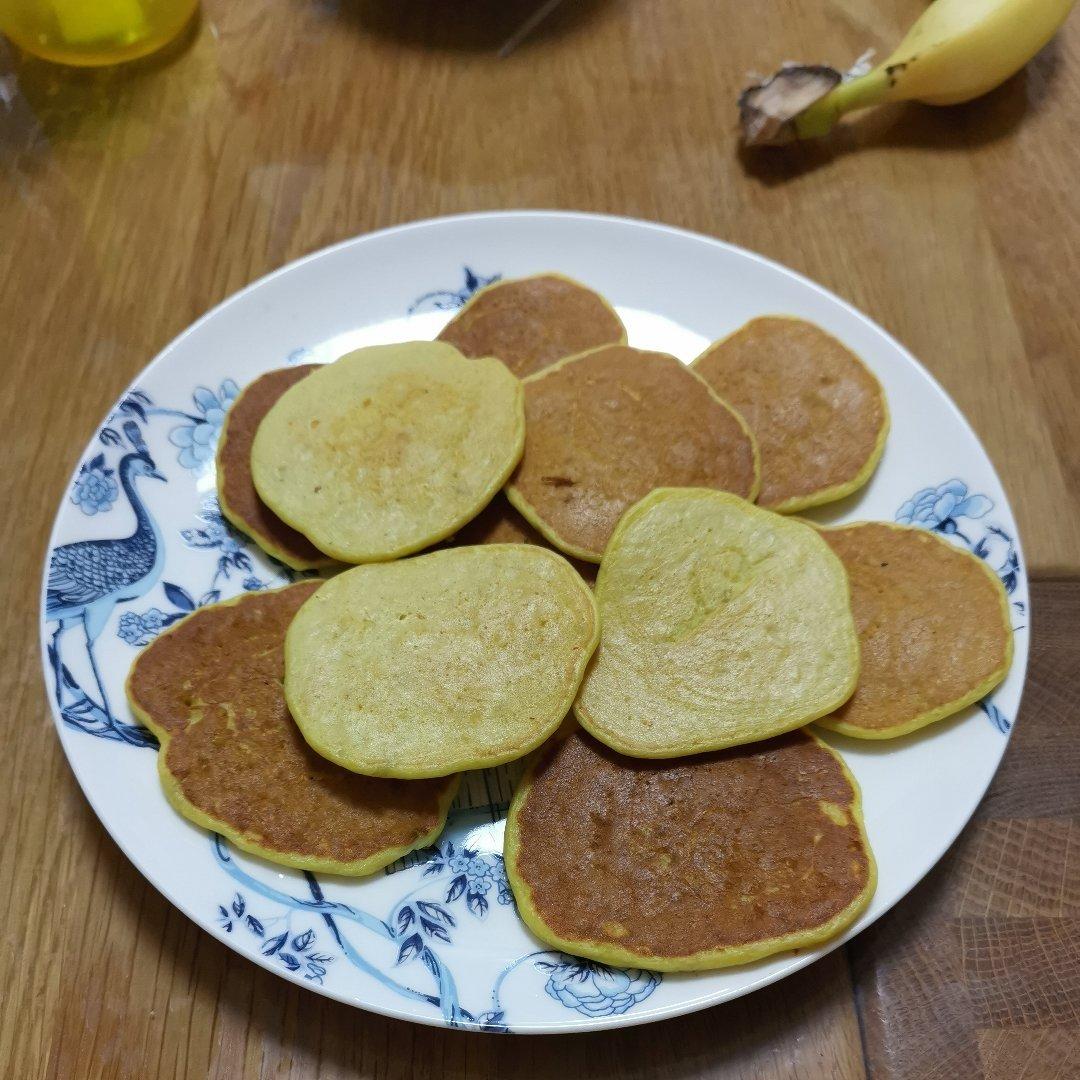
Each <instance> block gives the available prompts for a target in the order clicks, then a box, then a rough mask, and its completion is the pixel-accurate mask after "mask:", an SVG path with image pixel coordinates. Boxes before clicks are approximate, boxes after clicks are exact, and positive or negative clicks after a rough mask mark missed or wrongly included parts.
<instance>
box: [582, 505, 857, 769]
mask: <svg viewBox="0 0 1080 1080" xmlns="http://www.w3.org/2000/svg"><path fill="white" fill-rule="evenodd" d="M596 599H597V603H598V605H599V608H600V618H601V625H602V632H601V637H600V645H599V648H598V649H597V651H596V656H595V658H594V660H593V662H592V664H591V665H590V667H589V670H588V672H587V674H586V676H585V680H584V682H583V683H582V687H581V691H580V693H579V694H578V698H577V701H576V702H575V704H574V712H575V714H576V715H577V718H578V720H580V721H581V723H582V724H583V725H584V726H585V727H586V728H587V729H588V730H589V731H591V732H592V734H594V735H595V736H596V737H597V738H598V739H600V740H601V741H602V742H605V743H607V744H608V745H609V746H611V747H613V748H614V749H616V750H618V751H620V752H621V753H624V754H629V755H631V756H633V757H653V758H661V757H679V756H681V755H684V754H697V753H702V752H704V751H707V750H718V749H721V748H723V747H726V746H734V745H737V744H739V743H749V742H756V741H758V740H760V739H766V738H769V737H770V736H772V735H777V734H779V733H780V732H784V731H790V730H791V729H792V728H796V727H799V726H801V725H803V724H806V723H809V722H810V721H811V720H815V719H817V718H818V717H819V716H824V715H825V714H827V713H830V712H832V711H833V710H834V709H836V708H838V707H839V706H840V705H842V704H843V703H844V702H845V701H846V700H847V699H848V698H849V697H850V696H851V693H852V691H853V690H854V688H855V682H856V679H857V678H858V674H859V643H858V638H857V636H856V633H855V623H854V620H853V619H852V614H851V600H850V594H849V590H848V582H847V575H846V574H845V573H844V568H843V565H842V564H841V562H840V560H839V559H838V558H837V557H836V555H834V554H833V552H832V551H831V550H830V548H829V545H828V544H826V543H825V541H824V540H823V539H822V538H821V536H820V535H819V534H818V532H817V531H816V530H815V529H814V528H812V527H811V526H809V525H806V524H804V523H803V522H801V521H797V520H794V519H792V518H789V517H784V516H782V515H780V514H775V513H773V512H772V511H770V510H763V509H761V508H760V507H758V506H754V505H753V504H751V503H748V502H746V501H745V500H743V499H740V498H738V497H737V496H735V495H730V494H727V493H724V492H719V491H709V490H705V489H702V488H662V489H660V490H657V491H654V492H653V493H652V494H651V495H648V496H646V497H645V498H644V499H642V500H641V502H639V503H637V504H636V505H635V506H634V507H632V508H631V509H630V510H629V511H627V513H626V514H625V515H624V516H623V518H622V520H621V521H620V522H619V526H618V528H617V529H616V530H615V534H614V535H613V536H612V538H611V542H610V544H609V545H608V548H607V551H606V552H605V553H604V559H603V562H601V564H600V574H599V576H598V577H597V579H596Z"/></svg>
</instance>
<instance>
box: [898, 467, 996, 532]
mask: <svg viewBox="0 0 1080 1080" xmlns="http://www.w3.org/2000/svg"><path fill="white" fill-rule="evenodd" d="M993 506H994V504H993V503H992V502H991V501H990V500H989V499H988V498H987V497H986V496H985V495H969V494H968V488H967V484H965V483H964V482H963V481H962V480H948V481H946V482H945V483H944V484H941V485H940V486H938V487H936V488H923V489H922V490H921V491H917V492H916V493H915V494H914V495H913V496H912V497H911V498H910V499H908V501H907V502H906V503H904V505H903V506H901V507H900V509H899V510H897V511H896V520H897V521H898V522H900V523H901V524H902V525H921V526H922V527H923V528H925V529H935V530H937V531H938V532H945V533H954V532H956V519H957V518H981V517H983V516H984V515H986V514H988V513H989V512H990V510H991V509H993Z"/></svg>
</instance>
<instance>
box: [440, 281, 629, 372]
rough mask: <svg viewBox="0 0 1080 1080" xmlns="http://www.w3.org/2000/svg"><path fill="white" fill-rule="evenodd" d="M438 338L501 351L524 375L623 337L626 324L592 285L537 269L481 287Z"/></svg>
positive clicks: (488, 352) (479, 352)
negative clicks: (538, 271)
mask: <svg viewBox="0 0 1080 1080" xmlns="http://www.w3.org/2000/svg"><path fill="white" fill-rule="evenodd" d="M439 340H440V341H448V342H449V343H450V344H451V345H456V346H457V347H458V348H459V349H460V350H461V351H462V352H463V353H464V354H465V355H466V356H497V357H498V358H499V359H500V360H501V361H502V362H503V363H504V364H506V366H507V367H508V368H509V369H510V370H511V371H512V372H513V373H514V374H515V375H517V376H519V377H524V376H525V375H528V374H530V373H531V372H534V371H539V370H540V369H541V368H545V367H547V366H548V364H552V363H554V362H555V361H556V360H561V359H562V358H563V357H564V356H570V355H572V354H573V353H579V352H584V351H585V350H586V349H592V348H595V347H596V346H597V345H607V344H610V343H612V342H625V341H626V328H625V327H624V326H623V324H622V320H621V319H620V318H619V316H618V315H616V314H615V311H614V309H613V308H612V307H611V305H610V304H609V303H608V302H607V301H606V300H605V299H604V298H603V297H602V296H600V295H599V294H598V293H595V292H593V291H592V289H587V288H586V287H585V286H584V285H581V284H579V283H578V282H576V281H572V280H571V279H570V278H568V277H563V276H562V275H561V274H538V275H537V276H535V277H527V278H518V279H516V280H514V281H498V282H496V283H495V284H494V285H488V286H487V287H486V288H484V289H481V290H480V291H479V292H478V293H476V294H475V296H473V297H472V299H471V300H470V301H469V302H468V303H467V304H466V305H465V306H464V307H463V308H462V309H461V310H460V311H459V312H458V313H457V314H456V315H455V316H454V317H453V318H452V319H451V320H450V322H449V323H447V325H446V326H445V327H444V328H443V331H442V333H441V334H439Z"/></svg>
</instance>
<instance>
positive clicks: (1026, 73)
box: [739, 42, 1062, 187]
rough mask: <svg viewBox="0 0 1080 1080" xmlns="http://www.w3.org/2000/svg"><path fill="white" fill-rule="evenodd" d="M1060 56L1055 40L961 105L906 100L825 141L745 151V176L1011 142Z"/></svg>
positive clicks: (780, 178)
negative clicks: (866, 156)
mask: <svg viewBox="0 0 1080 1080" xmlns="http://www.w3.org/2000/svg"><path fill="white" fill-rule="evenodd" d="M1061 69H1062V57H1061V55H1060V52H1059V50H1058V48H1057V46H1056V42H1051V44H1050V45H1048V46H1047V47H1046V48H1045V49H1044V50H1043V51H1042V52H1041V53H1040V54H1039V56H1038V57H1037V58H1036V59H1035V60H1033V61H1032V62H1031V64H1029V65H1028V67H1027V68H1025V69H1024V70H1023V71H1020V72H1018V73H1017V74H1016V75H1014V76H1013V77H1012V78H1011V79H1009V80H1008V81H1007V82H1006V83H1004V84H1003V85H1002V86H1000V87H998V89H997V90H994V91H992V92H991V93H989V94H987V95H985V96H984V97H981V98H976V99H975V100H974V101H969V102H967V103H966V104H963V105H954V106H951V107H947V108H941V107H936V106H931V105H921V104H918V103H917V102H907V103H904V104H898V105H884V106H881V107H879V108H876V109H869V110H867V111H866V112H865V113H855V114H853V115H852V116H850V117H849V118H847V119H845V120H841V121H840V123H839V124H838V125H837V126H836V127H835V128H834V129H833V131H832V132H831V133H830V134H829V135H826V136H825V137H824V138H821V139H816V140H810V141H807V142H805V143H799V144H796V145H792V146H787V147H754V148H747V147H743V148H741V149H740V150H739V156H740V158H741V160H742V164H743V168H744V170H745V171H746V173H747V174H748V175H750V176H752V177H754V178H755V179H757V180H760V181H761V182H762V183H763V184H765V185H767V186H769V187H772V186H774V185H777V184H782V183H784V182H786V181H788V180H793V179H795V178H797V177H799V176H802V175H804V174H806V173H811V172H813V171H814V170H815V169H819V168H821V167H822V166H824V165H828V164H830V163H831V162H833V161H834V160H836V159H837V158H840V157H842V156H843V155H845V154H850V153H858V152H863V153H865V152H868V151H874V150H889V149H893V150H903V149H905V148H910V149H919V150H937V151H940V152H942V153H952V152H957V151H960V152H966V151H971V150H975V149H978V148H979V147H981V146H987V145H989V144H991V143H995V142H997V141H999V140H1001V139H1004V138H1007V137H1008V136H1009V135H1011V134H1012V133H1013V131H1014V130H1015V129H1016V128H1017V127H1018V126H1019V125H1020V123H1021V122H1022V121H1023V120H1024V119H1025V118H1026V117H1028V116H1029V115H1032V114H1034V113H1036V112H1038V110H1039V109H1041V108H1042V107H1043V106H1044V105H1045V104H1046V103H1047V102H1048V100H1049V96H1050V88H1051V86H1052V84H1053V82H1054V81H1055V79H1056V78H1058V77H1059V76H1060V74H1061Z"/></svg>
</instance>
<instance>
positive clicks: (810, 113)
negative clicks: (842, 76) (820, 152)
mask: <svg viewBox="0 0 1080 1080" xmlns="http://www.w3.org/2000/svg"><path fill="white" fill-rule="evenodd" d="M891 89H892V79H891V78H890V77H889V73H888V70H887V68H886V66H885V65H884V64H882V65H881V66H880V67H876V68H874V69H873V70H872V71H868V72H867V73H866V74H865V75H859V76H857V77H856V78H854V79H849V80H847V81H846V82H842V83H840V84H839V85H838V86H836V87H835V88H834V89H832V90H830V91H829V92H828V93H827V94H826V95H825V96H824V97H823V98H820V99H819V100H818V101H815V102H814V103H813V105H811V106H810V107H809V108H807V109H805V110H804V111H803V112H801V113H800V114H799V115H798V116H796V117H795V119H794V123H795V130H796V131H797V132H798V136H799V138H800V139H815V138H817V137H819V136H821V135H825V134H827V133H828V132H829V131H831V130H832V127H833V125H834V124H835V123H836V121H837V120H839V119H840V117H841V116H843V115H844V114H845V113H849V112H852V111H853V110H855V109H864V108H866V107H867V106H868V105H877V104H879V103H880V102H882V101H884V100H886V98H887V96H888V93H889V91H890V90H891Z"/></svg>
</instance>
